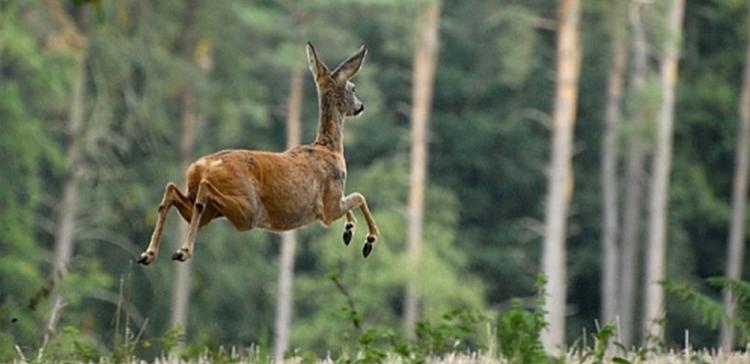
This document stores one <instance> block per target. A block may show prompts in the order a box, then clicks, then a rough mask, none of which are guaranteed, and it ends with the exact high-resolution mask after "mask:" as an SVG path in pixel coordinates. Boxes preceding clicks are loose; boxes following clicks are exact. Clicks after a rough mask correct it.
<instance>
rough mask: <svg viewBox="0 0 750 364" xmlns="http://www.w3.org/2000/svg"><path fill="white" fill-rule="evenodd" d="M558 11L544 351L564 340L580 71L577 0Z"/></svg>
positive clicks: (545, 255)
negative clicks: (568, 237)
mask: <svg viewBox="0 0 750 364" xmlns="http://www.w3.org/2000/svg"><path fill="white" fill-rule="evenodd" d="M558 11H559V13H558V14H559V20H558V30H557V79H556V82H555V83H556V85H555V104H554V110H553V116H552V146H551V148H550V160H551V162H550V170H549V174H548V182H547V187H548V191H547V206H546V213H545V226H546V231H545V236H544V246H543V259H542V268H543V271H544V274H545V275H546V276H547V282H548V284H547V293H548V296H547V301H546V304H545V307H544V309H545V312H546V315H545V316H546V317H545V318H546V321H547V322H548V323H549V327H548V329H547V330H545V331H544V332H543V333H542V343H543V344H544V347H545V348H546V349H547V350H548V351H553V350H557V349H559V348H560V347H561V346H562V345H563V344H564V341H565V302H566V299H565V297H566V268H565V238H566V224H567V216H568V206H569V204H570V199H571V196H572V194H573V183H574V180H573V170H572V165H571V162H572V157H573V155H572V153H573V127H574V125H575V115H576V104H577V98H578V75H579V71H580V49H579V46H580V43H579V20H580V2H579V1H578V0H560V2H559V9H558Z"/></svg>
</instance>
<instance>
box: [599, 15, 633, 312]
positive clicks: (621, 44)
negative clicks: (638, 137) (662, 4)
mask: <svg viewBox="0 0 750 364" xmlns="http://www.w3.org/2000/svg"><path fill="white" fill-rule="evenodd" d="M621 4H622V3H619V2H618V3H616V4H615V5H613V7H612V14H611V16H612V65H611V68H610V70H609V75H608V80H607V102H606V107H605V112H604V138H603V141H602V171H601V183H602V207H603V214H602V215H603V229H602V232H603V233H602V281H601V302H602V312H601V317H602V322H605V323H606V322H611V321H614V320H615V317H616V316H617V309H618V307H617V302H618V296H617V293H618V291H619V287H618V274H619V261H618V255H619V254H618V244H617V236H618V230H619V226H618V221H619V217H618V215H619V214H618V183H617V178H618V173H617V172H618V168H617V165H618V163H617V162H618V158H617V155H618V150H619V147H618V139H619V127H620V126H619V125H620V119H621V115H622V111H621V105H622V90H623V83H624V82H623V80H624V78H625V68H626V65H627V45H626V34H627V32H626V30H625V19H624V18H623V15H622V14H623V6H622V5H621Z"/></svg>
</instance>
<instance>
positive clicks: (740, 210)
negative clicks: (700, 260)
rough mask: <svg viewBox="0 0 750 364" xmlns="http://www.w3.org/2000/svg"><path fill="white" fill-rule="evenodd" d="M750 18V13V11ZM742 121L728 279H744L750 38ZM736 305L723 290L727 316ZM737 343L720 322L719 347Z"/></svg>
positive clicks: (749, 144) (749, 149)
mask: <svg viewBox="0 0 750 364" xmlns="http://www.w3.org/2000/svg"><path fill="white" fill-rule="evenodd" d="M748 15H750V12H748ZM748 34H750V32H749V33H748ZM739 105H740V106H739V111H740V112H739V114H740V120H739V121H740V122H739V127H738V132H737V152H736V154H735V161H736V162H735V170H734V186H733V189H732V220H731V222H730V226H729V243H728V249H727V271H726V276H727V278H729V279H734V280H739V279H740V278H742V258H743V257H744V256H745V205H746V201H747V179H748V152H750V39H748V45H747V50H746V52H745V70H744V72H743V76H742V92H741V94H740V100H739ZM736 305H737V302H736V299H735V297H734V295H733V294H732V292H731V291H730V290H728V289H725V290H724V313H725V314H726V316H727V317H729V318H732V319H733V318H734V316H735V313H736V310H737V307H736ZM734 343H735V332H734V326H733V325H732V324H731V323H730V322H727V320H726V319H725V320H724V321H722V322H721V336H720V339H719V345H720V346H721V347H722V348H724V349H726V350H731V349H732V348H733V347H734Z"/></svg>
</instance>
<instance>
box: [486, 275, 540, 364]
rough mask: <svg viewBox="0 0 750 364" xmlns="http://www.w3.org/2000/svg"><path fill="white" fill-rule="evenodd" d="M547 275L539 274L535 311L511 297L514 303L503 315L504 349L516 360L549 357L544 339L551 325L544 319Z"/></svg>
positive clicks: (501, 340)
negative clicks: (547, 328) (542, 334)
mask: <svg viewBox="0 0 750 364" xmlns="http://www.w3.org/2000/svg"><path fill="white" fill-rule="evenodd" d="M545 284H546V278H545V277H544V276H543V275H541V274H540V275H539V276H537V281H536V289H537V293H536V295H537V297H536V300H535V302H534V307H533V308H532V310H531V311H529V310H527V309H526V308H525V307H523V304H522V302H521V301H520V300H518V299H514V300H512V301H511V307H510V309H508V310H507V311H505V312H503V313H502V314H501V315H500V320H499V322H498V326H497V337H498V341H499V346H500V352H502V353H503V355H504V356H505V357H506V358H508V360H510V361H511V362H512V363H544V362H546V361H547V360H549V357H548V356H547V353H546V352H545V351H544V347H543V346H542V341H541V333H542V330H544V329H545V328H546V327H547V322H546V321H545V320H544V302H545V295H546V292H545V289H544V286H545Z"/></svg>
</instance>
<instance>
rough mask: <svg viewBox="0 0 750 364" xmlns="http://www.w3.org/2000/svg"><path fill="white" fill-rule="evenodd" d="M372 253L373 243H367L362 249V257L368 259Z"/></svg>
mask: <svg viewBox="0 0 750 364" xmlns="http://www.w3.org/2000/svg"><path fill="white" fill-rule="evenodd" d="M371 252H372V243H365V246H363V247H362V255H363V256H364V257H365V258H367V257H368V256H369V255H370V253H371Z"/></svg>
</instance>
